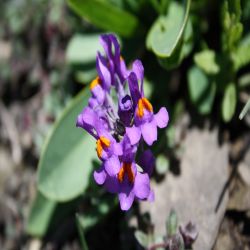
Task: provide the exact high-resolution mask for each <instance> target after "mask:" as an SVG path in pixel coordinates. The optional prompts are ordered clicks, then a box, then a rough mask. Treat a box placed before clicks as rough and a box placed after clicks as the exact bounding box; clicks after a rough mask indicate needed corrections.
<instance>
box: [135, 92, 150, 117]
mask: <svg viewBox="0 0 250 250" xmlns="http://www.w3.org/2000/svg"><path fill="white" fill-rule="evenodd" d="M144 109H146V110H148V111H149V112H153V106H152V104H151V103H150V102H149V100H148V99H147V98H146V97H142V98H141V99H139V101H138V105H137V116H138V117H140V118H142V117H143V116H144Z"/></svg>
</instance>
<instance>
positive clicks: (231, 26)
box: [221, 0, 243, 52]
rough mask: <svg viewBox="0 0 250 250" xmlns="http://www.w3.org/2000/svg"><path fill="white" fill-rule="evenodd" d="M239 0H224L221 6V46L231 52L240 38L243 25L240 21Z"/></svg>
mask: <svg viewBox="0 0 250 250" xmlns="http://www.w3.org/2000/svg"><path fill="white" fill-rule="evenodd" d="M240 18H241V4H240V0H225V1H224V4H223V6H222V15H221V19H222V27H223V32H222V48H223V50H224V51H226V52H228V51H230V52H232V51H233V50H234V49H235V47H236V45H237V43H238V41H239V40H240V38H241V35H242V31H243V25H242V23H241V22H240Z"/></svg>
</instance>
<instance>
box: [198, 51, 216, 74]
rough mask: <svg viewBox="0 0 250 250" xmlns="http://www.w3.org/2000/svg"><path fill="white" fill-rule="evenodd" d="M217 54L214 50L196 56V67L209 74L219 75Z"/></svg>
mask: <svg viewBox="0 0 250 250" xmlns="http://www.w3.org/2000/svg"><path fill="white" fill-rule="evenodd" d="M215 59H216V58H215V52H214V51H213V50H203V51H201V52H199V53H196V54H195V55H194V61H195V63H196V65H197V66H198V67H199V68H200V69H202V70H203V71H204V72H205V73H207V74H211V75H213V74H217V73H218V72H219V70H220V66H219V65H218V64H217V63H216V61H215Z"/></svg>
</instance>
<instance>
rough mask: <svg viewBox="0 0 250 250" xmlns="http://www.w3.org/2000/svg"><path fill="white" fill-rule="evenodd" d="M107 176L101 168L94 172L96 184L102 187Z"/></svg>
mask: <svg viewBox="0 0 250 250" xmlns="http://www.w3.org/2000/svg"><path fill="white" fill-rule="evenodd" d="M106 177H107V174H106V172H105V170H104V167H103V166H101V167H100V168H99V169H98V170H96V171H94V179H95V181H96V183H97V184H99V185H102V184H103V183H104V182H105V180H106Z"/></svg>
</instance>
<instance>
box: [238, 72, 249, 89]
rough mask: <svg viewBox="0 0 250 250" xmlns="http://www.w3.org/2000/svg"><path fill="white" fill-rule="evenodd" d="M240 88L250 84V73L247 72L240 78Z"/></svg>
mask: <svg viewBox="0 0 250 250" xmlns="http://www.w3.org/2000/svg"><path fill="white" fill-rule="evenodd" d="M238 84H239V85H238V86H239V88H241V89H242V88H246V87H248V86H249V85H250V73H246V74H244V75H243V76H241V77H240V78H239V79H238Z"/></svg>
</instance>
